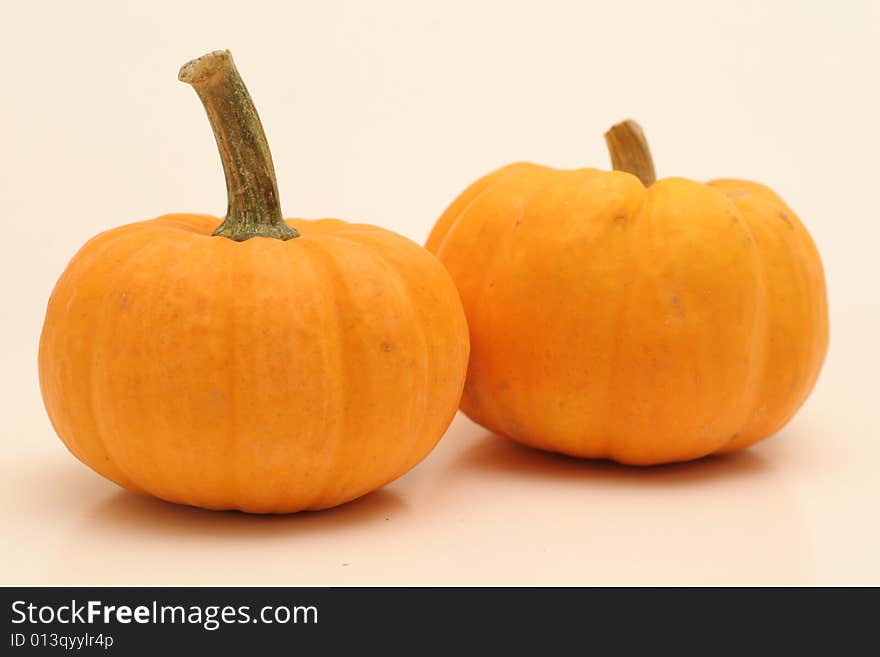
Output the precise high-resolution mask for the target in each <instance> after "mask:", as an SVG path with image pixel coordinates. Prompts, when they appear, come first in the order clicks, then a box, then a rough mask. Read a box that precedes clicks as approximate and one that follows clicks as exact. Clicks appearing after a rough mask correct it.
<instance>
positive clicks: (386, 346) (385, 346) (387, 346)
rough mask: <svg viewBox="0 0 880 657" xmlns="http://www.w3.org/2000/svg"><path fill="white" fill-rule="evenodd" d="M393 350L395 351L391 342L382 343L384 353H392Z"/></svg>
mask: <svg viewBox="0 0 880 657" xmlns="http://www.w3.org/2000/svg"><path fill="white" fill-rule="evenodd" d="M392 349H394V347H392V346H391V343H390V342H383V343H382V351H386V352H387V351H391V350H392Z"/></svg>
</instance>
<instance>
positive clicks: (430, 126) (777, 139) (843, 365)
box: [0, 0, 880, 584]
mask: <svg viewBox="0 0 880 657" xmlns="http://www.w3.org/2000/svg"><path fill="white" fill-rule="evenodd" d="M878 25H880V5H878V3H877V2H869V1H861V2H859V1H848V2H838V3H832V4H829V3H819V2H737V3H730V2H723V3H722V2H717V3H711V2H710V3H707V2H698V1H694V2H675V1H669V0H668V1H666V2H656V3H655V2H641V3H639V2H622V1H620V0H615V1H614V2H610V1H605V2H574V1H573V2H556V1H550V0H542V1H540V2H522V3H520V2H509V1H504V2H478V1H475V0H468V1H464V2H453V1H450V0H446V1H445V2H424V3H421V2H405V1H401V2H369V3H367V2H347V3H343V2H321V3H318V2H294V3H281V2H276V3H261V2H255V1H253V0H249V1H247V2H244V1H242V0H239V1H238V2H220V1H218V0H214V1H212V2H203V3H195V2H187V3H180V2H159V1H157V0H153V1H151V2H141V3H117V2H102V3H66V2H58V3H46V2H30V3H15V4H9V5H6V6H5V7H4V11H3V18H2V20H0V61H2V62H3V76H2V85H3V92H2V102H0V145H2V158H0V239H2V240H3V241H4V242H5V247H4V248H3V249H2V255H0V263H2V264H0V267H2V276H0V285H2V290H0V294H2V297H0V298H2V303H3V308H4V312H3V320H2V325H0V332H2V333H0V348H2V358H3V361H2V371H3V378H2V389H0V400H2V404H3V422H2V423H0V450H2V463H0V497H2V499H3V504H2V505H0V514H2V515H0V518H2V527H3V530H4V536H5V537H6V540H4V541H2V542H0V545H2V547H0V564H2V565H0V583H6V584H11V583H30V584H38V583H72V582H75V583H309V584H311V583H324V584H328V583H329V584H342V583H376V584H383V583H388V584H390V583H445V584H452V583H499V584H514V583H517V584H532V583H547V584H555V583H559V584H568V583H571V584H574V583H719V582H727V583H822V584H831V583H833V584H845V583H873V584H880V527H878V515H877V508H878V503H880V476H878V472H877V469H878V463H880V435H878V410H877V409H878V406H880V403H878V401H877V399H876V395H877V368H878V365H880V358H878V348H877V344H878V340H877V337H876V336H877V335H878V334H880V308H878V293H877V285H878V282H880V276H878V273H880V272H878V270H880V267H878V260H880V258H878V255H877V253H878V242H880V217H878V210H877V207H878V201H877V197H876V189H877V176H878V173H880V172H878V166H877V153H878V151H880V132H878V128H877V121H878V116H880V95H878V90H877V89H878V87H877V65H878V62H880V28H878ZM216 48H230V49H231V50H232V51H233V53H234V55H235V57H236V60H237V62H238V66H239V69H240V70H241V72H242V74H243V76H244V77H245V79H246V81H247V83H248V85H249V86H250V89H251V92H252V94H253V96H254V98H255V100H256V103H257V105H258V107H259V109H260V112H261V114H262V118H263V123H264V125H265V128H266V132H267V134H268V137H269V140H270V142H271V145H272V150H273V153H274V156H275V164H276V169H277V171H278V175H279V187H280V191H281V197H282V201H283V204H284V207H285V211H286V214H287V215H288V216H295V217H316V216H337V217H341V218H345V219H352V220H355V219H356V220H360V221H367V222H372V223H377V224H381V225H383V226H385V227H388V228H391V229H394V230H397V231H399V232H401V233H403V234H405V235H407V236H409V237H411V238H413V239H415V240H418V241H422V240H423V239H424V238H425V236H426V235H427V233H428V230H429V228H430V226H431V224H432V222H433V220H434V219H435V218H436V217H437V216H438V214H439V213H440V212H441V211H442V210H443V208H444V207H445V205H446V204H447V203H448V202H449V201H450V200H451V199H452V198H453V197H454V195H456V194H457V193H458V192H459V191H461V190H462V189H463V188H464V187H465V186H466V185H467V184H468V183H469V182H470V181H471V180H473V179H474V178H475V177H477V176H479V175H481V174H483V173H485V172H487V171H488V170H490V169H492V168H494V167H497V166H499V165H501V164H504V163H507V162H510V161H513V160H519V159H529V160H534V161H539V162H543V163H548V164H555V165H558V166H563V167H576V166H585V165H595V166H607V156H606V154H605V152H604V145H603V140H602V132H603V131H604V129H606V128H607V127H608V126H609V125H611V124H612V123H614V122H616V121H618V120H620V119H623V118H626V117H634V118H637V119H638V120H639V121H640V122H641V123H642V124H643V126H644V127H645V129H646V131H647V133H648V136H649V139H650V141H651V144H652V146H653V150H654V154H655V158H656V162H657V167H658V173H659V175H661V176H662V175H670V174H675V175H683V176H688V177H695V178H710V177H716V176H740V177H749V178H754V179H757V180H760V181H762V182H765V183H767V184H769V185H771V186H772V187H774V188H775V189H776V190H777V191H778V192H779V193H780V194H781V195H782V196H783V197H784V198H785V199H786V200H787V201H788V202H789V203H790V204H791V205H792V206H793V207H794V208H795V209H796V211H797V212H798V213H799V214H800V215H801V217H802V218H803V220H804V221H805V222H806V224H807V226H808V227H809V229H810V230H811V231H812V233H813V236H814V237H815V239H816V242H817V243H818V245H819V248H820V251H821V253H822V255H823V257H824V262H825V265H826V270H827V275H828V283H829V295H830V302H831V312H832V322H831V326H832V345H831V350H830V353H829V357H828V360H827V363H826V367H825V370H824V372H823V375H822V377H821V378H820V381H819V384H818V387H817V388H816V390H815V393H814V395H813V397H812V398H811V399H810V401H809V402H808V403H807V405H806V406H805V407H804V408H803V409H802V411H801V412H800V414H799V415H798V416H797V417H796V419H795V420H794V421H793V422H792V423H791V424H790V425H789V426H788V427H787V428H786V429H785V430H784V431H783V432H782V433H781V435H779V436H778V437H777V438H775V439H773V440H771V441H769V442H768V443H765V444H764V445H762V446H760V447H758V448H756V449H753V450H751V451H750V452H748V453H746V454H743V455H741V456H739V457H733V458H728V459H716V460H708V461H704V462H698V463H694V464H690V465H683V466H674V467H668V468H655V469H650V470H633V469H625V468H620V467H614V466H610V465H599V464H590V463H580V462H575V461H571V460H565V459H561V458H557V457H552V456H545V455H541V454H537V453H533V452H529V451H527V450H524V449H521V448H518V447H515V446H512V445H509V444H507V443H506V442H504V441H502V440H501V439H498V438H494V437H491V436H489V435H487V434H486V432H485V431H483V430H481V429H480V428H479V427H477V426H475V425H473V424H471V423H470V422H468V421H467V420H466V419H464V418H462V417H459V418H458V419H457V420H456V422H455V423H454V424H453V426H452V428H451V429H450V431H449V432H448V434H447V436H446V437H445V439H444V440H443V441H442V442H441V444H440V446H439V447H438V448H437V450H436V451H435V452H434V453H433V454H432V455H431V456H430V457H429V458H428V459H427V460H426V461H425V462H424V463H423V464H422V465H420V466H419V467H418V468H416V469H415V470H414V471H412V472H411V473H410V474H408V475H407V476H405V477H404V478H402V479H400V480H399V481H397V482H395V483H394V484H392V485H390V486H388V487H387V488H386V489H385V490H383V491H381V492H379V493H376V494H373V495H371V496H368V497H367V498H364V499H363V500H361V501H359V502H355V503H352V504H350V505H347V506H345V507H342V508H339V509H337V510H334V511H330V512H326V513H321V514H300V515H298V516H292V517H285V518H256V517H247V516H243V515H238V514H214V513H209V512H201V511H197V510H193V509H187V508H179V507H174V506H171V505H166V504H163V503H158V502H153V501H150V500H146V499H141V498H138V497H135V496H133V495H130V494H127V493H124V492H121V491H120V490H119V489H117V488H116V487H115V486H114V485H112V484H110V483H108V482H106V481H104V480H102V479H100V478H99V477H98V476H97V475H94V474H93V473H92V472H91V471H89V470H87V469H86V468H85V467H84V466H82V465H80V464H79V463H78V462H76V461H75V460H74V459H73V457H72V456H70V455H69V454H68V453H67V451H66V450H65V449H64V447H63V446H62V444H61V442H60V441H59V440H58V439H57V438H56V437H55V436H54V434H53V432H52V429H51V427H50V425H49V422H48V420H47V419H46V416H45V413H44V411H43V408H42V403H41V401H40V397H39V390H38V384H37V376H36V350H37V340H38V335H39V331H40V326H41V322H42V318H43V312H44V310H45V304H46V300H47V298H48V295H49V292H50V290H51V287H52V285H53V283H54V281H55V279H56V278H57V276H58V275H59V274H60V273H61V271H62V269H63V268H64V266H65V264H66V262H67V261H68V259H69V258H70V257H71V256H72V255H73V253H74V252H75V250H76V249H77V248H79V246H80V245H81V244H82V243H83V242H84V241H85V240H86V239H87V238H89V237H90V236H92V235H93V234H95V233H96V232H98V231H101V230H104V229H107V228H110V227H112V226H116V225H118V224H121V223H126V222H130V221H134V220H140V219H146V218H150V217H153V216H156V215H158V214H161V213H165V212H169V211H196V212H211V213H214V214H220V213H222V212H223V211H224V204H225V193H224V189H223V176H222V173H221V169H220V165H219V161H218V159H217V153H216V150H215V146H214V143H213V140H212V136H211V132H210V129H209V127H208V124H207V121H206V119H205V116H204V112H203V110H202V107H201V106H200V104H199V102H198V100H197V98H196V96H195V94H194V93H193V91H192V89H190V88H189V87H187V86H186V85H183V84H181V83H179V82H178V81H177V69H178V67H179V66H180V64H181V63H183V62H184V61H185V60H187V59H189V58H191V57H195V56H197V55H200V54H202V53H204V52H206V51H208V50H212V49H216Z"/></svg>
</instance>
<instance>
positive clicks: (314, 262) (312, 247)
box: [297, 233, 359, 510]
mask: <svg viewBox="0 0 880 657" xmlns="http://www.w3.org/2000/svg"><path fill="white" fill-rule="evenodd" d="M329 234H330V233H319V234H317V235H312V236H309V235H308V234H307V233H306V234H303V239H300V240H298V241H297V246H298V247H300V248H303V249H305V250H306V251H307V252H308V254H309V256H308V262H309V263H310V266H311V267H312V268H313V269H314V271H315V272H318V271H320V272H321V277H320V279H321V280H322V281H324V282H325V283H324V286H323V287H324V288H325V292H326V290H328V289H329V290H331V291H332V292H331V294H332V302H333V305H334V306H335V307H336V308H337V309H338V308H339V307H340V306H343V307H347V306H348V305H349V304H348V303H345V301H344V300H347V299H349V298H350V297H351V293H350V291H349V289H348V283H347V281H346V278H345V276H344V274H343V272H342V270H341V267H340V264H339V263H338V262H337V260H336V257H335V256H334V254H333V253H332V252H331V251H330V250H328V249H327V248H326V245H325V244H323V241H324V238H325V237H326V236H327V235H329ZM309 237H311V239H309ZM322 301H325V300H324V299H322V300H320V301H319V302H318V303H321V302H322ZM332 314H333V317H334V318H335V321H334V322H333V328H332V331H333V335H334V338H333V340H332V343H330V341H329V340H328V344H326V345H325V346H324V348H323V349H322V351H321V359H322V361H323V362H324V365H323V367H322V370H324V371H332V372H337V373H339V381H337V382H335V385H333V386H331V385H328V383H329V381H328V380H326V379H324V380H322V383H323V386H322V388H323V391H322V393H321V398H322V399H323V400H324V408H323V409H322V413H321V415H322V416H323V417H326V416H327V415H328V410H330V409H332V408H333V407H334V406H335V407H336V408H339V409H344V408H346V407H347V405H348V400H349V398H350V397H351V387H352V381H353V378H352V376H351V372H350V367H349V366H348V363H347V361H346V359H345V358H343V357H342V354H343V353H345V348H344V347H345V344H344V340H343V333H344V330H343V324H342V320H343V316H342V315H341V314H340V313H339V312H338V310H337V312H335V313H332ZM331 361H332V362H331ZM338 420H339V425H338V426H337V427H336V430H335V431H334V434H335V435H333V436H328V435H325V437H324V439H325V440H326V441H327V443H328V447H330V446H332V452H333V454H335V455H338V454H339V453H340V452H341V451H342V450H344V449H345V447H346V446H348V445H347V444H346V441H345V436H347V435H349V433H350V428H349V426H348V424H349V422H348V417H347V415H346V414H345V413H340V414H339V416H338ZM358 429H359V428H358ZM321 431H322V432H323V431H325V428H324V427H321ZM329 452H330V450H328V449H325V450H324V452H323V453H322V454H321V464H322V465H321V468H322V469H321V475H322V476H323V478H324V481H323V482H322V483H321V484H320V485H318V486H316V487H315V491H314V494H313V495H312V496H311V497H310V498H309V499H308V500H307V501H306V502H304V503H303V508H306V509H313V510H317V509H321V508H324V507H325V506H326V504H324V503H323V501H324V500H326V499H327V498H328V497H330V498H333V499H336V498H338V497H339V496H340V493H339V491H342V490H347V489H348V488H349V484H350V482H351V480H352V478H353V473H352V471H351V469H349V470H348V471H346V472H345V473H342V474H343V477H340V476H338V475H339V474H340V473H339V472H337V473H335V474H336V475H337V476H336V477H334V476H329V473H328V472H327V470H328V464H331V463H333V462H334V461H335V459H333V458H329V456H330V453H329ZM355 460H357V459H355ZM337 467H338V461H337ZM330 469H332V468H330ZM334 487H335V488H338V489H339V490H332V489H333V488H334ZM358 497H359V496H358ZM346 501H348V500H346Z"/></svg>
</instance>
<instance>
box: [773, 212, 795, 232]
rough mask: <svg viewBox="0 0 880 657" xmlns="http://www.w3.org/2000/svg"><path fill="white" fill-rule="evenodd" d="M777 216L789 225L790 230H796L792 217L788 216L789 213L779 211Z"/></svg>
mask: <svg viewBox="0 0 880 657" xmlns="http://www.w3.org/2000/svg"><path fill="white" fill-rule="evenodd" d="M776 216H777V217H779V218H780V219H782V220H783V221H784V222H785V223H787V224H788V226H789V228H794V223H792V221H791V217H789V216H788V213H787V212H785V210H778V211H777V212H776Z"/></svg>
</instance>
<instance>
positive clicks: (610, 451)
mask: <svg viewBox="0 0 880 657" xmlns="http://www.w3.org/2000/svg"><path fill="white" fill-rule="evenodd" d="M622 173H624V174H626V175H629V176H633V177H634V178H636V179H637V180H638V177H637V176H635V175H634V174H631V173H629V172H627V171H624V172H622ZM612 175H613V174H612ZM639 184H640V185H641V187H642V197H641V199H640V201H639V207H638V209H637V210H636V212H634V213H633V215H632V223H631V225H629V226H628V227H627V228H628V230H629V236H628V239H627V246H626V260H627V264H626V278H625V279H624V282H623V291H622V292H621V294H620V304H619V306H618V311H617V321H616V324H617V325H618V326H621V325H622V324H623V319H624V318H625V317H626V316H627V314H628V312H629V305H630V303H632V289H633V285H634V283H635V279H636V270H637V264H638V263H637V262H636V257H635V242H636V240H637V239H638V237H639V228H640V226H641V223H642V220H643V219H644V217H645V214H646V213H647V212H648V208H649V207H650V206H649V188H647V187H645V186H644V185H642V181H641V180H639ZM623 340H624V335H623V332H622V331H618V332H617V333H616V335H615V336H614V348H613V351H612V353H611V357H610V359H609V360H610V362H611V379H610V381H609V382H608V389H609V390H616V389H617V387H616V385H615V382H616V381H617V380H618V379H619V376H620V371H621V368H620V367H619V363H620V358H621V351H622V348H623ZM607 404H608V408H607V410H606V413H605V416H606V417H608V418H614V417H615V416H616V414H617V410H616V406H617V399H616V398H615V396H614V394H609V395H608V397H607ZM606 424H610V423H606ZM605 432H606V434H607V435H606V437H605V439H604V440H603V444H602V447H601V448H600V450H599V453H600V454H601V455H602V456H600V458H611V459H613V458H615V457H614V453H615V451H616V448H615V446H614V443H615V442H616V439H617V437H616V436H615V434H614V432H613V431H612V430H611V428H610V426H608V427H607V428H606V429H605Z"/></svg>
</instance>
